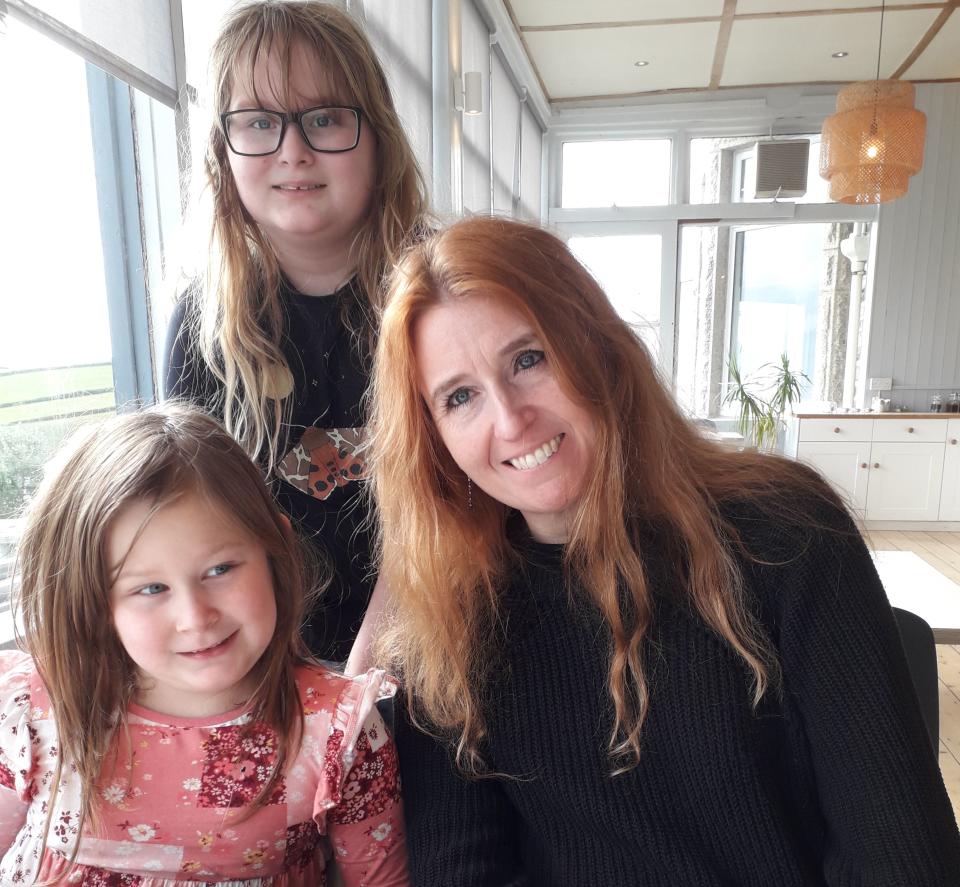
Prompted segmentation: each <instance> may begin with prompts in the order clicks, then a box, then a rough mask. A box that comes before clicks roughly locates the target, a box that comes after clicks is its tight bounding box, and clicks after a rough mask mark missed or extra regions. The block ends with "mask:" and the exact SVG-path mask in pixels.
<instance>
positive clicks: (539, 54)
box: [525, 22, 720, 99]
mask: <svg viewBox="0 0 960 887" xmlns="http://www.w3.org/2000/svg"><path fill="white" fill-rule="evenodd" d="M719 30H720V25H719V23H718V22H698V23H691V24H686V25H648V26H643V27H633V28H602V29H593V28H591V29H589V30H585V31H580V30H574V31H533V32H528V33H527V34H526V35H525V37H526V40H527V45H528V46H529V48H530V52H531V55H532V57H533V61H534V64H535V65H536V67H537V70H538V71H539V72H540V76H541V78H542V79H543V82H544V85H545V86H546V89H547V93H548V95H549V97H550V98H551V99H561V98H569V97H574V96H598V95H615V94H627V93H633V92H648V91H654V90H661V89H684V88H690V87H693V88H697V87H700V88H703V87H706V86H707V84H708V83H709V82H710V69H711V67H712V65H713V54H714V47H715V46H716V41H717V34H718V33H719ZM640 59H642V60H645V61H648V62H649V63H650V64H649V65H648V66H647V67H644V68H638V67H636V66H635V65H634V62H636V61H637V60H640Z"/></svg>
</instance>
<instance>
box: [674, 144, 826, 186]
mask: <svg viewBox="0 0 960 887" xmlns="http://www.w3.org/2000/svg"><path fill="white" fill-rule="evenodd" d="M766 138H768V136H764V135H744V136H725V137H723V138H709V139H691V140H690V202H691V203H741V202H745V203H770V202H771V201H772V200H773V198H767V197H764V198H759V199H758V198H756V197H755V196H754V194H755V192H756V175H757V162H756V145H757V141H758V140H763V139H766ZM790 138H791V139H794V138H796V139H801V138H806V139H809V140H810V153H809V156H808V159H807V193H806V194H804V195H803V196H802V197H790V198H784V199H788V200H790V201H791V202H794V203H831V202H832V201H831V200H830V195H829V188H830V186H829V183H828V182H827V181H826V180H825V179H822V178H820V134H819V133H813V134H811V135H805V136H790Z"/></svg>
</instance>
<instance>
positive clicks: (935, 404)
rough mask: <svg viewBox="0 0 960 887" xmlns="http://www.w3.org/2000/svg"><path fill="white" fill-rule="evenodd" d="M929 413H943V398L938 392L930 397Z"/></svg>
mask: <svg viewBox="0 0 960 887" xmlns="http://www.w3.org/2000/svg"><path fill="white" fill-rule="evenodd" d="M930 412H931V413H941V412H943V397H942V396H941V394H940V392H939V391H938V392H936V393H935V394H931V395H930Z"/></svg>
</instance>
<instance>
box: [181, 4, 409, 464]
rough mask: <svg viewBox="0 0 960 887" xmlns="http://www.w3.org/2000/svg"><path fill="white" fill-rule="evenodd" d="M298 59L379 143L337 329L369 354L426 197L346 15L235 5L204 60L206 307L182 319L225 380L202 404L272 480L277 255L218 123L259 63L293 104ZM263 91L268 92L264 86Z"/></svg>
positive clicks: (201, 304)
mask: <svg viewBox="0 0 960 887" xmlns="http://www.w3.org/2000/svg"><path fill="white" fill-rule="evenodd" d="M301 48H302V49H303V50H304V51H305V52H307V53H308V54H309V55H310V56H312V57H313V58H314V59H315V61H316V66H317V69H318V70H319V71H322V72H323V74H324V75H325V76H326V77H327V79H328V80H329V82H330V85H331V88H332V89H333V90H334V92H335V94H336V95H335V98H336V100H337V101H340V102H343V103H344V104H348V105H356V106H358V107H360V108H361V109H362V115H363V117H362V122H361V126H367V127H369V128H370V130H371V132H372V134H373V137H374V140H375V144H376V160H375V166H374V169H375V180H374V182H373V188H372V192H371V196H370V203H369V206H368V209H367V214H366V219H365V221H364V222H363V224H362V225H361V228H360V230H359V231H357V232H356V238H355V240H354V244H353V251H354V255H355V256H356V260H357V279H358V283H359V287H358V290H359V294H358V300H359V303H358V304H355V305H348V306H347V309H352V308H356V309H357V310H346V309H345V312H346V313H345V314H344V318H343V320H344V323H346V324H347V326H348V327H349V328H350V329H351V331H352V332H353V333H354V334H355V336H356V337H357V340H358V342H360V343H362V344H363V345H367V344H368V343H369V341H371V340H372V334H373V331H374V329H375V327H376V322H377V316H378V314H379V311H380V308H381V297H382V284H383V276H384V274H385V272H386V270H387V268H388V267H389V266H390V265H391V264H392V263H393V262H394V261H395V260H396V258H397V257H398V256H399V254H400V252H401V251H402V248H403V247H404V246H406V245H407V244H408V242H409V241H410V239H411V238H412V237H415V236H417V235H418V234H419V233H420V232H421V231H423V230H425V229H426V228H427V227H428V221H427V204H426V197H425V194H426V187H425V184H424V180H423V176H422V174H421V172H420V169H419V167H418V165H417V162H416V159H415V158H414V156H413V151H412V149H411V147H410V144H409V142H408V141H407V138H406V135H405V134H404V131H403V126H402V124H401V122H400V119H399V117H398V116H397V112H396V108H395V107H394V104H393V99H392V97H391V95H390V89H389V86H388V84H387V79H386V75H385V74H384V71H383V67H382V66H381V64H380V62H379V61H378V60H377V57H376V55H375V53H374V51H373V48H372V46H371V45H370V42H369V40H368V39H367V37H366V36H365V34H364V33H363V31H362V30H361V29H360V27H359V26H358V25H357V23H356V22H355V21H354V20H353V19H352V18H351V17H350V16H349V15H348V14H346V13H345V12H342V11H340V10H338V9H336V8H335V7H333V6H331V5H330V4H328V3H321V2H297V0H264V2H256V3H249V4H242V5H240V6H238V7H236V8H235V9H234V10H232V11H231V12H230V13H229V14H228V15H227V17H226V19H225V20H224V22H223V25H222V27H221V30H220V33H219V36H218V37H217V39H216V41H215V43H214V45H213V49H212V55H211V63H210V68H211V80H212V84H211V86H212V104H213V107H212V111H213V120H212V122H211V129H210V135H209V139H208V144H207V149H206V155H205V158H204V169H205V173H206V179H207V186H208V188H209V190H210V195H211V198H212V203H213V216H212V228H211V234H210V247H211V248H210V260H209V264H208V269H207V275H206V280H205V281H204V285H203V287H202V298H201V299H199V300H195V302H194V304H193V311H192V313H191V315H190V316H189V317H188V321H189V323H190V327H191V329H192V332H193V334H194V337H195V339H196V340H197V341H198V342H199V344H200V350H201V353H202V356H203V360H204V362H205V363H206V364H207V366H208V368H209V369H210V371H211V372H212V374H213V375H214V376H215V377H216V378H217V380H218V381H219V382H220V387H221V394H220V398H219V402H218V403H215V404H209V405H208V406H210V407H211V408H213V409H215V410H216V411H217V412H218V413H219V414H221V415H223V417H224V422H225V424H226V427H227V429H228V430H229V431H230V432H231V434H233V435H234V437H236V438H237V439H238V440H239V441H240V442H241V444H242V445H243V447H244V449H245V450H246V451H247V452H248V453H249V454H250V455H251V456H254V457H258V458H261V459H263V461H264V462H265V465H266V468H267V469H268V471H269V470H270V469H272V468H273V466H274V465H275V464H276V461H277V456H278V454H277V448H278V446H279V444H278V435H279V429H280V426H281V423H282V421H283V418H284V415H285V413H288V412H289V409H290V404H289V397H286V399H284V395H285V394H286V391H284V389H283V387H282V386H281V387H280V388H279V393H278V386H277V383H276V380H277V379H278V377H283V376H285V375H286V371H287V370H288V369H289V368H288V367H287V365H286V361H285V360H284V357H283V354H282V353H281V350H280V340H281V336H282V333H283V309H282V304H281V300H280V296H279V284H280V273H281V272H280V267H279V264H278V262H277V257H276V254H275V252H274V250H273V248H272V247H271V246H270V243H269V241H268V240H267V238H266V237H265V235H264V234H263V232H262V231H261V230H260V228H259V227H258V225H257V224H256V222H254V220H253V219H252V218H251V216H250V214H249V213H248V212H247V211H246V209H245V208H244V206H243V203H242V202H241V200H240V196H239V194H238V192H237V187H236V183H235V182H234V179H233V174H232V172H231V170H230V162H229V157H228V152H229V148H228V147H227V144H226V139H225V137H224V133H223V130H222V128H221V124H220V121H219V115H220V114H221V113H223V112H224V111H227V110H229V105H230V100H231V96H232V94H233V92H234V91H235V89H237V88H238V87H242V88H243V89H244V90H246V91H248V92H249V94H250V95H253V96H256V95H257V90H256V84H254V82H253V72H254V70H255V67H256V65H257V62H258V60H259V59H263V58H265V57H272V58H275V59H277V60H279V62H280V64H279V69H280V71H281V82H280V83H276V84H269V88H270V89H271V90H272V91H273V92H275V93H276V94H278V95H280V96H286V95H289V91H290V90H289V84H288V82H287V72H288V71H289V70H290V66H291V57H292V55H293V54H294V53H295V52H297V51H299V50H300V49H301ZM260 87H261V89H262V88H263V84H260Z"/></svg>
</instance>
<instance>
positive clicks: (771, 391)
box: [723, 354, 810, 452]
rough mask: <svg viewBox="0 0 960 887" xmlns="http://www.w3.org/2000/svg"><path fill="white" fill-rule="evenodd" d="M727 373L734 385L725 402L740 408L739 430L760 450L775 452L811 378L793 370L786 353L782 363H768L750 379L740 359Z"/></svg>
mask: <svg viewBox="0 0 960 887" xmlns="http://www.w3.org/2000/svg"><path fill="white" fill-rule="evenodd" d="M727 370H728V373H729V376H730V383H729V386H728V387H727V393H726V394H725V395H724V398H723V403H724V404H735V405H736V406H737V408H738V410H739V414H738V416H737V430H738V431H739V432H740V433H741V434H742V435H743V437H744V440H747V441H749V442H750V443H751V444H752V445H753V446H755V447H756V448H757V449H758V450H766V451H768V452H769V451H772V450H773V448H774V447H775V446H776V444H777V437H778V435H779V434H780V429H781V428H783V427H784V422H783V417H784V414H785V413H786V412H787V411H788V410H789V409H790V408H791V407H792V406H793V404H795V403H797V402H799V400H800V397H801V393H802V387H803V383H804V382H809V381H810V378H809V376H807V374H806V373H804V372H801V371H798V370H793V369H791V368H790V359H789V358H788V357H787V355H786V354H781V355H780V363H779V364H775V363H766V364H764V365H763V366H762V367H760V369H759V370H757V372H756V373H755V374H754V375H752V376H749V377H745V376H744V375H743V374H742V373H741V372H740V366H739V364H738V363H737V358H736V356H733V357H731V358H730V362H729V363H728V365H727Z"/></svg>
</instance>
